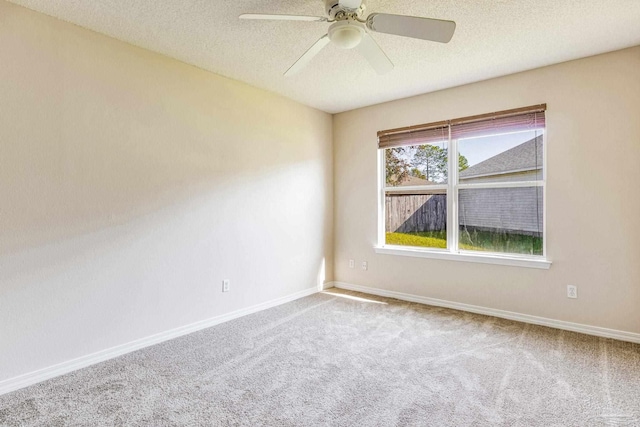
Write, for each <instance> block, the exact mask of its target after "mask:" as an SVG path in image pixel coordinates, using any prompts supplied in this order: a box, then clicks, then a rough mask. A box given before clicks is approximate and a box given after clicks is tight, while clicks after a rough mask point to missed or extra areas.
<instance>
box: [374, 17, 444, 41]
mask: <svg viewBox="0 0 640 427" xmlns="http://www.w3.org/2000/svg"><path fill="white" fill-rule="evenodd" d="M367 28H369V29H370V30H373V31H377V32H379V33H387V34H395V35H397V36H404V37H413V38H414V39H423V40H431V41H434V42H440V43H448V42H449V40H451V37H453V33H454V31H455V30H456V23H455V22H453V21H443V20H441V19H431V18H420V17H417V16H404V15H390V14H387V13H372V14H371V15H369V17H368V18H367Z"/></svg>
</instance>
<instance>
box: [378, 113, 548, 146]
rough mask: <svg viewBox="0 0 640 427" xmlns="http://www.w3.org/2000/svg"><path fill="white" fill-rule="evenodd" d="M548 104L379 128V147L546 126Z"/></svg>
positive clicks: (426, 142) (417, 143)
mask: <svg viewBox="0 0 640 427" xmlns="http://www.w3.org/2000/svg"><path fill="white" fill-rule="evenodd" d="M546 108H547V105H546V104H540V105H533V106H530V107H524V108H517V109H513V110H505V111H497V112H495V113H489V114H482V115H479V116H470V117H462V118H459V119H453V120H445V121H441V122H435V123H427V124H423V125H416V126H409V127H404V128H398V129H389V130H384V131H380V132H378V148H393V147H405V146H408V145H421V144H428V143H436V142H441V141H448V140H449V129H451V138H452V139H460V138H472V137H479V136H487V135H492V134H500V133H510V132H519V131H526V130H534V129H543V128H544V127H545V124H546V122H545V110H546Z"/></svg>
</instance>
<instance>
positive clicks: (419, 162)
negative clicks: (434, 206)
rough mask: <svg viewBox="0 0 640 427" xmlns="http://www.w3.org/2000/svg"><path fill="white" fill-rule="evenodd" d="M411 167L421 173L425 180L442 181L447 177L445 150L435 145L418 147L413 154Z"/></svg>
mask: <svg viewBox="0 0 640 427" xmlns="http://www.w3.org/2000/svg"><path fill="white" fill-rule="evenodd" d="M411 165H412V166H413V167H414V168H415V169H418V170H419V171H420V172H422V174H423V175H424V177H425V179H428V180H429V181H433V182H439V181H442V180H444V179H445V178H446V177H447V150H446V149H444V148H440V147H438V146H435V145H429V144H425V145H420V146H418V148H416V150H415V153H414V154H413V159H412V160H411Z"/></svg>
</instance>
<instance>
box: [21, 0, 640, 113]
mask: <svg viewBox="0 0 640 427" xmlns="http://www.w3.org/2000/svg"><path fill="white" fill-rule="evenodd" d="M11 1H12V2H13V3H16V4H20V5H23V6H26V7H28V8H30V9H33V10H36V11H39V12H43V13H45V14H48V15H51V16H55V17H57V18H60V19H63V20H65V21H69V22H72V23H74V24H77V25H80V26H82V27H86V28H89V29H91V30H94V31H97V32H100V33H103V34H106V35H109V36H111V37H114V38H117V39H120V40H123V41H126V42H129V43H131V44H134V45H137V46H140V47H143V48H146V49H149V50H152V51H155V52H159V53H162V54H165V55H167V56H170V57H173V58H176V59H178V60H181V61H184V62H186V63H189V64H193V65H196V66H198V67H200V68H203V69H206V70H210V71H213V72H214V73H218V74H221V75H223V76H227V77H230V78H233V79H236V80H240V81H243V82H246V83H249V84H251V85H254V86H257V87H260V88H264V89H267V90H270V91H272V92H276V93H279V94H282V95H284V96H286V97H289V98H291V99H294V100H296V101H299V102H301V103H303V104H306V105H310V106H312V107H316V108H318V109H321V110H324V111H327V112H330V113H336V112H342V111H346V110H350V109H354V108H358V107H363V106H367V105H372V104H377V103H380V102H384V101H390V100H393V99H398V98H404V97H407V96H411V95H417V94H421V93H426V92H432V91H435V90H439V89H444V88H448V87H453V86H458V85H461V84H465V83H471V82H475V81H479V80H485V79H488V78H491V77H497V76H502V75H506V74H511V73H514V72H518V71H524V70H528V69H532V68H537V67H541V66H544V65H549V64H554V63H558V62H563V61H567V60H571V59H576V58H581V57H585V56H590V55H595V54H598V53H603V52H608V51H612V50H617V49H622V48H625V47H630V46H635V45H640V0H428V1H426V0H388V1H382V0H368V1H367V2H366V3H367V13H371V12H386V13H397V14H407V15H415V16H426V17H432V18H440V19H450V20H454V21H456V23H457V29H456V33H455V35H454V36H453V39H452V41H451V42H450V43H448V44H439V43H432V42H426V41H422V40H414V39H408V38H402V37H397V36H391V35H388V34H379V33H375V34H374V38H375V39H376V40H377V41H378V43H379V44H380V46H381V47H382V48H383V49H384V50H385V52H386V53H387V55H388V56H389V57H390V58H391V60H392V61H393V62H394V64H395V69H394V70H393V71H391V72H390V73H388V74H385V75H383V76H379V75H377V74H376V73H375V72H374V71H373V70H372V69H371V68H370V67H369V65H368V63H367V62H365V60H364V59H363V58H362V57H361V56H360V55H359V54H358V53H357V52H355V51H345V50H340V49H338V48H336V47H335V46H332V45H329V46H328V47H327V48H326V49H325V50H324V51H322V52H321V53H320V54H319V55H318V56H317V57H316V58H315V59H314V60H313V61H312V62H311V64H310V66H309V67H308V68H307V69H305V70H303V71H302V72H301V73H300V74H298V75H296V76H293V77H286V78H285V77H284V76H283V75H282V74H283V73H284V71H286V70H287V68H288V67H289V66H290V65H291V64H293V62H295V61H296V59H297V58H298V57H299V56H300V55H302V54H303V53H304V52H305V51H306V49H307V48H309V47H310V46H311V45H312V44H313V43H314V42H315V41H316V40H317V39H318V38H319V37H320V36H321V35H323V34H325V33H326V30H327V28H328V26H329V24H327V23H317V22H272V21H240V20H239V19H238V15H240V14H241V13H249V12H264V13H289V14H306V15H318V16H324V2H323V0H274V1H261V0H235V1H234V0H227V1H222V0H11Z"/></svg>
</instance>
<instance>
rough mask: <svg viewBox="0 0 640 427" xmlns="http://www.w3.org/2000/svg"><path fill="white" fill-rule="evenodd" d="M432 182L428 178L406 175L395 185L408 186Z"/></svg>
mask: <svg viewBox="0 0 640 427" xmlns="http://www.w3.org/2000/svg"><path fill="white" fill-rule="evenodd" d="M429 184H434V183H433V182H431V181H429V180H428V179H424V178H418V177H417V176H413V175H407V177H406V178H405V179H403V180H402V182H401V183H399V184H398V185H397V187H408V186H410V185H429Z"/></svg>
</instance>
